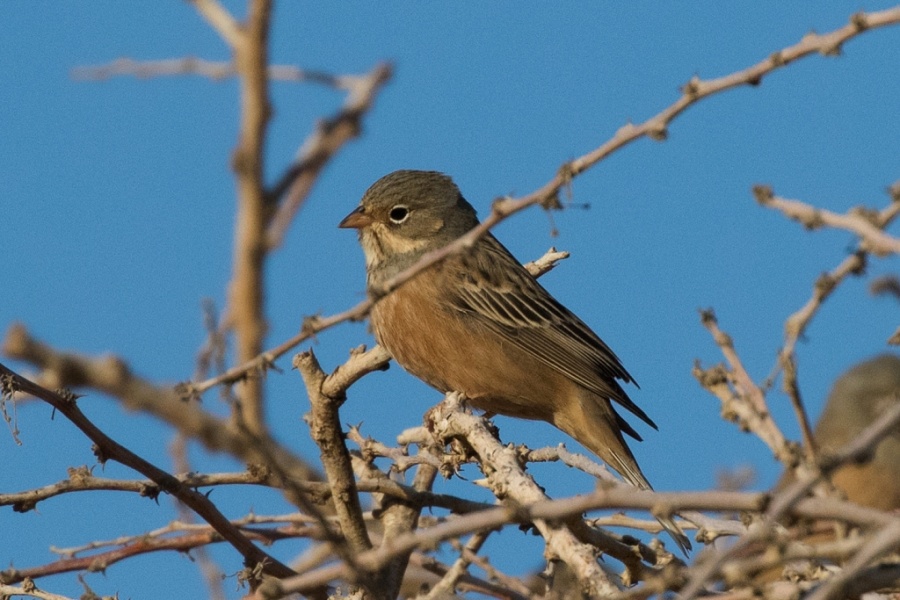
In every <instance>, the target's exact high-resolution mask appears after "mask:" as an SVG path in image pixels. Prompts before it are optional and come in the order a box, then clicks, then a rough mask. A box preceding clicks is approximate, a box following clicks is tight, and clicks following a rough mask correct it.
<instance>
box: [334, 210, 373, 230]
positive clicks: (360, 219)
mask: <svg viewBox="0 0 900 600" xmlns="http://www.w3.org/2000/svg"><path fill="white" fill-rule="evenodd" d="M371 224H372V217H370V216H369V215H367V214H366V213H365V212H363V207H362V206H357V207H356V209H355V210H354V211H353V212H352V213H350V214H349V215H347V216H346V217H344V220H343V221H341V222H340V223H338V227H340V228H341V229H362V228H363V227H368V226H369V225H371Z"/></svg>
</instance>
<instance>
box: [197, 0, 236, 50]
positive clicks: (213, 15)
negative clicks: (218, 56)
mask: <svg viewBox="0 0 900 600" xmlns="http://www.w3.org/2000/svg"><path fill="white" fill-rule="evenodd" d="M189 1H190V2H191V3H192V4H193V5H194V8H196V9H197V12H199V13H200V14H201V15H203V18H204V19H206V21H207V23H209V24H210V25H212V27H213V29H215V30H216V31H218V32H219V35H221V36H222V39H223V40H225V43H227V44H228V45H229V46H231V48H232V49H236V48H237V47H238V46H239V45H240V44H241V43H242V32H241V26H240V24H239V23H238V22H237V21H236V20H235V19H234V17H232V16H231V13H229V12H228V10H226V9H225V7H224V6H222V5H221V4H219V0H189Z"/></svg>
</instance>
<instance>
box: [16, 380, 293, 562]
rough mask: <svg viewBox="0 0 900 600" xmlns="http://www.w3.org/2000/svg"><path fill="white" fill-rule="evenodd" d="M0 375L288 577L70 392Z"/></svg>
mask: <svg viewBox="0 0 900 600" xmlns="http://www.w3.org/2000/svg"><path fill="white" fill-rule="evenodd" d="M0 374H2V376H4V382H3V388H4V389H3V393H4V395H5V394H9V393H12V390H19V391H23V392H26V393H28V394H31V395H32V396H35V397H36V398H40V399H41V400H43V401H44V402H47V403H48V404H50V405H51V406H53V408H55V409H56V410H57V411H59V412H60V413H62V414H63V415H64V416H65V417H66V418H67V419H69V420H70V421H71V422H72V423H73V424H74V425H75V426H76V427H78V428H79V429H80V430H81V431H82V432H83V433H84V434H85V435H86V436H87V437H88V438H89V439H90V440H91V441H93V442H94V444H96V446H97V450H96V454H97V458H98V459H99V460H100V461H101V462H104V461H106V460H110V459H111V460H115V461H117V462H119V463H122V464H123V465H125V466H127V467H130V468H132V469H134V470H136V471H138V472H139V473H141V474H143V475H144V476H146V477H149V478H150V479H152V480H153V482H154V483H156V484H157V485H158V486H159V487H160V489H161V490H163V491H164V492H166V493H169V494H172V495H173V496H175V497H176V498H178V499H179V500H180V501H181V502H183V503H184V504H186V505H187V506H189V507H190V508H191V509H192V510H193V511H194V512H196V513H197V514H198V515H199V516H200V517H201V518H202V519H203V520H204V521H206V522H207V523H209V524H210V525H212V526H213V527H214V528H215V529H216V531H217V532H219V534H221V535H222V537H223V538H225V539H226V540H227V541H228V542H229V543H230V544H231V545H232V546H234V548H235V550H237V551H238V552H240V553H241V555H242V556H243V557H244V559H245V561H246V564H247V566H248V567H250V568H255V567H256V566H257V565H262V569H263V571H264V572H265V573H268V574H270V575H273V576H275V577H287V576H289V575H291V574H293V573H294V572H293V571H292V570H291V569H290V568H289V567H287V566H286V565H284V564H282V563H281V562H280V561H278V560H276V559H275V558H274V557H272V556H270V555H269V554H267V553H265V552H263V551H262V550H260V549H259V548H257V547H256V546H255V545H254V544H253V543H252V542H251V541H250V540H249V539H247V537H246V536H245V535H244V534H243V533H241V532H240V530H238V529H237V528H236V527H234V526H233V525H232V524H231V522H230V521H229V520H228V519H227V518H226V517H225V515H223V514H222V513H221V512H220V511H219V509H218V508H216V506H215V504H213V503H212V502H211V501H210V500H209V498H207V497H206V496H205V495H204V494H201V493H199V492H197V491H195V490H193V489H191V488H189V487H187V486H185V485H183V484H182V483H181V482H180V481H179V480H178V479H176V478H175V477H173V476H172V475H170V474H168V473H166V472H165V471H163V470H162V469H160V468H158V467H156V466H154V465H152V464H151V463H150V462H148V461H146V460H144V459H143V458H141V457H139V456H137V455H136V454H134V453H133V452H131V451H130V450H128V449H127V448H125V447H124V446H122V445H120V444H118V443H116V442H115V441H113V440H112V439H111V438H110V437H109V436H107V435H106V434H105V433H103V432H102V431H100V429H99V428H98V427H97V426H96V425H94V424H93V423H92V422H91V421H89V420H88V418H87V417H85V416H84V413H82V412H81V410H79V409H78V407H77V406H76V404H75V399H76V396H75V395H74V394H72V393H71V392H69V393H68V394H67V395H66V396H62V395H60V394H57V393H55V392H51V391H50V390H48V389H45V388H43V387H41V386H39V385H37V384H34V383H32V382H30V381H28V380H27V379H24V378H23V377H20V376H19V375H17V374H16V373H15V372H13V371H11V370H9V369H8V368H6V367H5V366H4V365H2V364H0Z"/></svg>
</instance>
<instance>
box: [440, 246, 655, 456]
mask: <svg viewBox="0 0 900 600" xmlns="http://www.w3.org/2000/svg"><path fill="white" fill-rule="evenodd" d="M478 243H479V244H482V247H481V248H479V252H471V253H467V254H463V255H462V256H461V257H460V263H461V267H462V269H461V272H460V274H459V275H460V280H459V282H458V284H459V285H457V286H456V287H455V289H454V290H453V291H452V292H451V293H448V294H447V295H446V296H445V301H446V302H448V303H449V304H450V305H451V306H452V308H454V309H455V310H459V311H463V312H466V313H468V314H470V315H471V316H472V317H473V318H475V319H478V321H479V322H480V323H481V324H482V325H484V326H486V327H487V328H488V329H490V330H492V331H494V332H495V333H497V334H498V335H500V336H502V337H503V338H504V340H506V341H507V342H509V343H511V344H513V345H514V346H516V347H517V348H519V349H521V350H524V351H525V352H528V353H529V354H531V355H532V356H534V357H535V358H538V359H539V360H541V361H543V362H544V363H546V364H547V365H549V366H551V367H553V368H555V369H557V370H558V371H560V372H562V373H564V374H565V375H566V376H567V377H569V378H570V379H572V380H573V381H575V382H576V383H578V384H579V385H581V386H583V387H585V388H587V389H588V390H590V391H592V392H594V393H596V394H598V395H600V396H602V397H604V398H608V399H610V400H613V401H615V402H617V403H618V404H620V405H622V406H623V407H625V408H626V409H628V410H629V411H630V412H632V413H633V414H634V415H636V416H637V417H639V418H640V419H641V420H643V421H644V422H645V423H647V424H648V425H650V426H651V427H653V428H654V429H656V424H655V423H654V422H653V421H652V420H651V419H650V417H648V416H647V414H646V413H645V412H644V411H643V410H641V409H640V408H639V407H638V406H637V405H636V404H635V403H634V402H632V400H631V399H630V398H629V397H628V394H626V393H625V391H624V390H623V389H622V387H621V386H620V385H619V383H618V382H617V381H616V379H621V380H622V381H624V382H626V383H628V382H632V383H635V382H634V379H633V378H632V377H631V375H630V374H629V373H628V371H626V370H625V367H623V366H622V363H621V362H620V361H619V358H618V357H617V356H616V355H615V354H614V353H613V351H612V350H611V349H610V348H609V346H607V345H606V344H605V343H604V342H603V340H601V339H600V338H599V337H597V334H595V333H594V332H593V331H591V329H590V328H589V327H588V326H587V325H585V324H584V322H583V321H582V320H581V319H579V318H578V317H577V316H575V314H574V313H572V312H571V311H570V310H569V309H567V308H566V307H565V306H563V305H562V304H560V303H559V302H557V301H556V299H555V298H553V296H551V295H550V293H549V292H547V290H545V289H544V288H543V287H542V286H541V285H540V284H539V283H538V282H537V281H536V280H535V279H534V277H532V276H531V275H530V274H529V273H528V272H527V271H526V270H525V269H524V268H523V267H522V266H521V265H520V264H519V263H518V261H516V259H515V258H514V257H513V255H512V254H510V252H509V251H508V250H507V249H506V248H505V247H504V246H503V245H502V244H501V243H500V242H499V241H497V239H496V238H494V237H493V236H491V235H490V234H488V235H487V236H485V237H484V238H482V239H481V240H479V242H478ZM482 249H483V250H485V251H484V252H481V250H482ZM635 385H637V384H636V383H635ZM617 416H618V415H617ZM617 420H618V421H619V424H620V426H622V430H623V431H626V432H627V433H629V435H632V436H633V437H637V438H638V439H640V438H639V436H638V435H637V432H635V431H634V429H632V428H631V427H630V426H629V425H628V424H627V423H625V421H624V419H617Z"/></svg>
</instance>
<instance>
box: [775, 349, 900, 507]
mask: <svg viewBox="0 0 900 600" xmlns="http://www.w3.org/2000/svg"><path fill="white" fill-rule="evenodd" d="M898 402H900V356H896V355H893V354H883V355H881V356H878V357H876V358H873V359H871V360H867V361H865V362H862V363H860V364H858V365H856V366H855V367H853V368H852V369H850V370H848V371H847V372H846V373H844V374H843V375H841V377H840V378H839V379H838V380H837V381H836V382H835V384H834V387H833V388H832V390H831V393H830V394H829V395H828V402H827V404H826V405H825V410H824V411H823V412H822V416H821V417H820V418H819V422H818V423H817V424H816V429H815V432H814V433H813V438H814V439H815V441H816V444H817V445H818V447H819V452H822V453H830V452H836V451H838V450H840V449H841V448H842V447H843V446H845V445H847V444H849V443H850V442H851V441H853V439H854V438H855V437H856V436H858V435H859V434H860V433H861V432H862V430H863V429H865V428H866V427H868V426H869V425H871V424H872V423H873V422H874V421H875V420H876V419H877V418H878V417H879V416H880V415H881V414H882V413H883V412H884V411H885V410H887V409H888V408H889V407H891V406H894V405H895V404H897V403H898ZM792 480H793V475H792V474H790V472H789V473H787V474H786V475H785V476H784V477H783V478H782V481H780V482H779V484H778V487H779V488H783V487H784V486H785V485H787V484H788V483H790V482H791V481H792ZM831 481H832V482H833V483H834V485H835V487H836V488H838V489H839V490H841V491H842V492H843V493H844V495H846V496H847V499H848V500H850V501H851V502H855V503H857V504H861V505H863V506H869V507H872V508H879V509H881V510H898V509H900V428H896V429H895V430H894V431H893V432H892V433H890V434H888V435H887V436H885V437H884V438H883V439H882V440H881V441H880V442H879V443H878V445H877V446H876V447H875V450H874V452H872V454H871V456H870V457H869V458H868V459H867V460H865V461H863V462H860V463H847V464H844V465H842V466H841V467H839V468H838V469H837V470H836V471H835V472H834V473H833V474H832V475H831Z"/></svg>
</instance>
